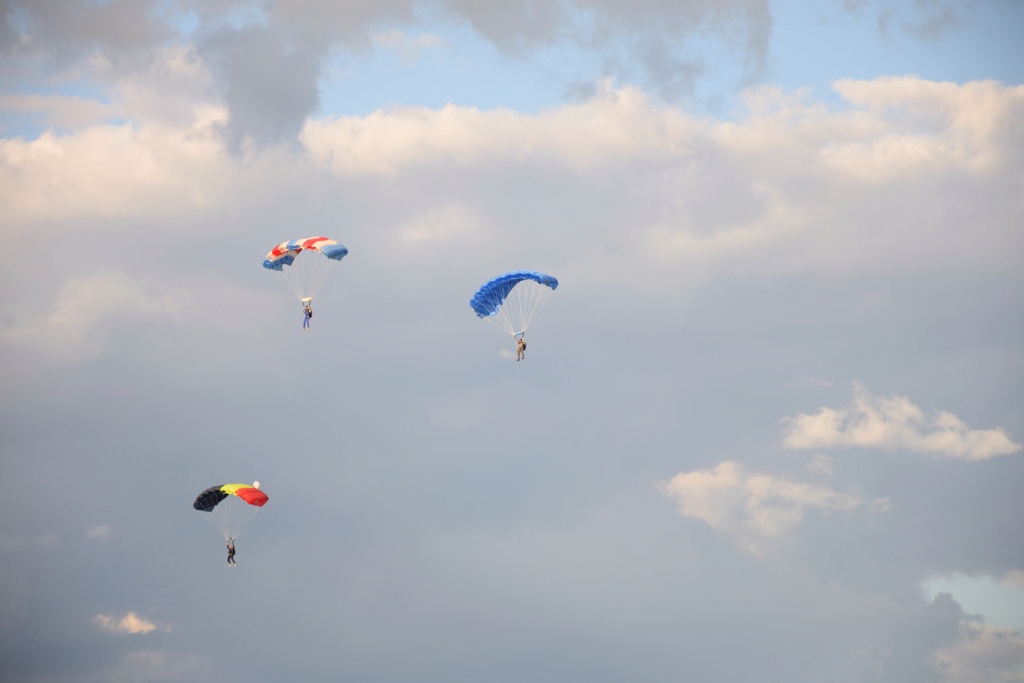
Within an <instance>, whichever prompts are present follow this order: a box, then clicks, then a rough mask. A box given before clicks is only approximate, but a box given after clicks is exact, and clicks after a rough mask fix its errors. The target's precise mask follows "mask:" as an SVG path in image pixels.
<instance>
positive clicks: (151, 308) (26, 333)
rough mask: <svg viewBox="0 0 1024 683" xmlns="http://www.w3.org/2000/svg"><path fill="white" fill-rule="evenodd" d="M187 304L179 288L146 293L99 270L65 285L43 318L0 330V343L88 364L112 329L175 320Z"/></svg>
mask: <svg viewBox="0 0 1024 683" xmlns="http://www.w3.org/2000/svg"><path fill="white" fill-rule="evenodd" d="M189 303H190V297H189V294H188V292H186V291H184V290H182V289H178V288H175V289H172V290H170V291H166V292H164V293H152V292H150V291H147V288H144V287H143V286H142V285H141V284H139V283H138V282H136V281H135V280H134V279H132V278H131V277H129V276H128V275H125V274H124V273H122V272H120V271H116V270H104V271H100V272H98V273H95V274H93V275H88V276H85V277H79V278H72V279H70V280H68V281H67V283H66V284H65V285H64V286H63V287H62V288H61V290H60V292H59V293H58V295H57V300H56V302H55V303H54V306H53V308H52V309H51V311H50V312H49V313H48V314H44V315H42V316H40V317H38V318H35V319H30V320H28V321H25V322H22V323H21V324H16V325H5V326H0V343H2V344H4V345H9V346H14V347H21V348H25V349H31V350H33V351H35V352H42V353H46V354H48V355H50V356H51V357H54V358H58V359H63V360H66V361H75V360H83V359H89V358H93V357H95V356H97V355H99V354H101V353H102V352H103V350H104V349H105V347H106V344H107V340H108V338H109V336H110V334H111V333H112V328H113V329H119V328H120V327H121V326H123V325H124V324H125V323H126V322H136V323H137V322H140V321H146V320H157V321H165V320H176V319H177V318H178V317H179V316H180V315H181V314H182V313H183V312H184V310H185V309H186V307H187V306H188V305H189Z"/></svg>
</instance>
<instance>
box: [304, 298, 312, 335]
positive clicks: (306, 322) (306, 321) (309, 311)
mask: <svg viewBox="0 0 1024 683" xmlns="http://www.w3.org/2000/svg"><path fill="white" fill-rule="evenodd" d="M305 310H306V317H305V319H304V320H303V321H302V329H304V330H309V320H310V318H312V317H313V309H312V308H310V306H309V302H308V301H307V302H306V304H305Z"/></svg>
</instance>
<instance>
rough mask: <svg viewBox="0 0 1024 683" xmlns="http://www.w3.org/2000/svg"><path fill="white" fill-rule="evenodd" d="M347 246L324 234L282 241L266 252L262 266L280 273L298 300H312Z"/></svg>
mask: <svg viewBox="0 0 1024 683" xmlns="http://www.w3.org/2000/svg"><path fill="white" fill-rule="evenodd" d="M346 254H348V249H346V248H345V247H344V246H343V245H341V244H338V243H337V242H335V241H334V240H332V239H328V238H327V237H307V238H306V239H301V240H292V241H291V242H282V243H281V244H279V245H277V246H276V247H274V248H273V249H271V250H270V253H268V254H267V258H266V259H265V260H264V261H263V267H264V268H266V269H267V270H272V271H274V272H276V273H280V275H281V277H282V278H283V279H284V281H285V284H286V285H287V286H288V289H290V290H291V291H292V293H293V294H295V296H296V297H298V298H299V299H300V300H302V301H305V302H308V301H312V300H313V297H314V296H316V293H317V291H319V289H320V287H321V286H323V284H324V281H325V280H326V279H327V276H328V275H329V274H330V272H331V271H332V270H333V269H334V266H335V265H337V263H338V261H340V260H341V259H342V258H344V257H345V255H346Z"/></svg>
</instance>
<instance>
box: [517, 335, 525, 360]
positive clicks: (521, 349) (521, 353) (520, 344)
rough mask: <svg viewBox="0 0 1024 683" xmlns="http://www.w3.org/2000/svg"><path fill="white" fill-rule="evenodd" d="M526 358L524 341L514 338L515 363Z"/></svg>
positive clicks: (521, 338)
mask: <svg viewBox="0 0 1024 683" xmlns="http://www.w3.org/2000/svg"><path fill="white" fill-rule="evenodd" d="M525 358H526V340H525V339H523V337H516V362H517V363H518V362H519V361H521V360H523V359H525Z"/></svg>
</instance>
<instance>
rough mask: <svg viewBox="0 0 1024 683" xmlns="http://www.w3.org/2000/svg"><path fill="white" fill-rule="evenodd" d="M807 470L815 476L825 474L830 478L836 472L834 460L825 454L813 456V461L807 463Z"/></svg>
mask: <svg viewBox="0 0 1024 683" xmlns="http://www.w3.org/2000/svg"><path fill="white" fill-rule="evenodd" d="M807 469H808V470H809V471H810V472H813V473H815V474H824V475H826V476H829V475H831V474H832V473H833V472H835V463H833V462H832V458H830V457H828V456H827V455H824V454H823V453H815V454H814V455H813V456H811V461H810V462H809V463H807Z"/></svg>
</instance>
